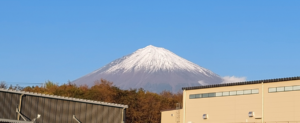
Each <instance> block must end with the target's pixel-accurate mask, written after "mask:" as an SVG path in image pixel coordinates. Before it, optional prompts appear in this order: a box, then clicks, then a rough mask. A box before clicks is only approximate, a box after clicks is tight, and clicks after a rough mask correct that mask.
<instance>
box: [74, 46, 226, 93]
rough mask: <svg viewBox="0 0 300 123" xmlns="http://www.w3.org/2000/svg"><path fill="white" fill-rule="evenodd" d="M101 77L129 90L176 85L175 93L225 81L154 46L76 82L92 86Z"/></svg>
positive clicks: (116, 61)
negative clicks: (193, 86) (182, 88)
mask: <svg viewBox="0 0 300 123" xmlns="http://www.w3.org/2000/svg"><path fill="white" fill-rule="evenodd" d="M161 77H163V78H161ZM170 77H171V78H170ZM101 78H104V79H108V80H110V81H113V82H114V83H115V84H116V85H120V86H122V87H125V88H129V87H130V86H131V85H134V87H131V88H135V87H143V86H145V85H148V86H151V88H153V87H152V86H153V84H156V85H159V84H161V83H164V84H174V85H172V91H174V90H176V91H178V88H181V87H175V86H178V84H179V85H183V86H191V85H200V84H199V81H201V82H205V83H219V82H221V78H220V77H219V76H218V75H216V74H214V73H213V72H211V71H210V70H207V69H205V68H203V67H200V66H198V65H197V64H194V63H192V62H190V61H188V60H186V59H184V58H181V57H179V56H178V55H176V54H174V53H172V52H171V51H169V50H167V49H164V48H161V47H155V46H153V45H149V46H147V47H144V48H141V49H138V50H137V51H135V52H133V53H132V54H129V55H127V56H124V57H122V58H119V59H117V60H115V61H113V62H111V63H109V64H107V65H105V66H104V67H102V68H100V69H98V70H96V71H94V72H92V73H90V74H88V75H86V76H84V77H82V78H79V79H77V80H75V81H74V82H75V83H77V84H78V83H79V84H80V83H83V82H86V81H87V80H88V81H89V83H91V81H92V82H93V81H95V80H99V79H101ZM159 78H161V79H159ZM174 79H176V80H174ZM85 84H86V83H85ZM164 86H166V85H164ZM174 88H176V89H174ZM145 89H147V87H146V88H145ZM150 90H151V89H150ZM167 90H169V89H167Z"/></svg>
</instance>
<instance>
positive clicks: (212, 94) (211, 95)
mask: <svg viewBox="0 0 300 123" xmlns="http://www.w3.org/2000/svg"><path fill="white" fill-rule="evenodd" d="M215 96H216V93H208V97H215Z"/></svg>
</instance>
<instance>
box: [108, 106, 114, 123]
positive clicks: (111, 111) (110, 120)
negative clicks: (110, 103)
mask: <svg viewBox="0 0 300 123" xmlns="http://www.w3.org/2000/svg"><path fill="white" fill-rule="evenodd" d="M113 113H114V108H112V107H108V114H107V115H108V123H113V122H114V119H113V116H114V114H113Z"/></svg>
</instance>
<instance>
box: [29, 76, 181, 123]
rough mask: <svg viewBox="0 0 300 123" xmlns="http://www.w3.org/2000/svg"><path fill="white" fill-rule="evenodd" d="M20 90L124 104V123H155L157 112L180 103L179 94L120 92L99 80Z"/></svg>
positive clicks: (156, 121)
mask: <svg viewBox="0 0 300 123" xmlns="http://www.w3.org/2000/svg"><path fill="white" fill-rule="evenodd" d="M24 91H30V92H37V93H44V94H50V95H59V96H66V97H75V98H82V99H89V100H97V101H104V102H110V103H119V104H125V105H128V107H129V108H128V109H127V110H126V122H127V123H159V122H160V118H161V116H160V115H161V113H160V111H161V110H167V109H174V108H175V106H176V103H181V104H182V93H176V94H173V93H171V92H169V91H164V92H162V93H160V94H157V93H152V92H149V91H145V90H144V89H142V88H140V89H130V90H121V89H119V88H118V87H115V86H113V83H112V82H109V81H106V80H103V79H101V80H99V81H96V82H95V85H94V86H92V87H91V88H89V87H88V86H86V85H85V86H79V87H78V86H76V85H75V84H72V83H70V82H69V83H68V84H64V85H61V86H58V85H57V84H54V83H53V82H50V81H48V82H46V83H45V85H44V86H41V87H38V86H36V87H26V88H24Z"/></svg>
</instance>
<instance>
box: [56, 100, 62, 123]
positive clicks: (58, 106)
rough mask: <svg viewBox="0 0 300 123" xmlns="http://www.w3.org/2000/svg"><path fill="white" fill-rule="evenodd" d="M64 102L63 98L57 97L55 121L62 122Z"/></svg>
mask: <svg viewBox="0 0 300 123" xmlns="http://www.w3.org/2000/svg"><path fill="white" fill-rule="evenodd" d="M62 104H63V100H59V99H57V101H56V113H55V123H61V116H62V115H63V114H62V110H61V109H62Z"/></svg>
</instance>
